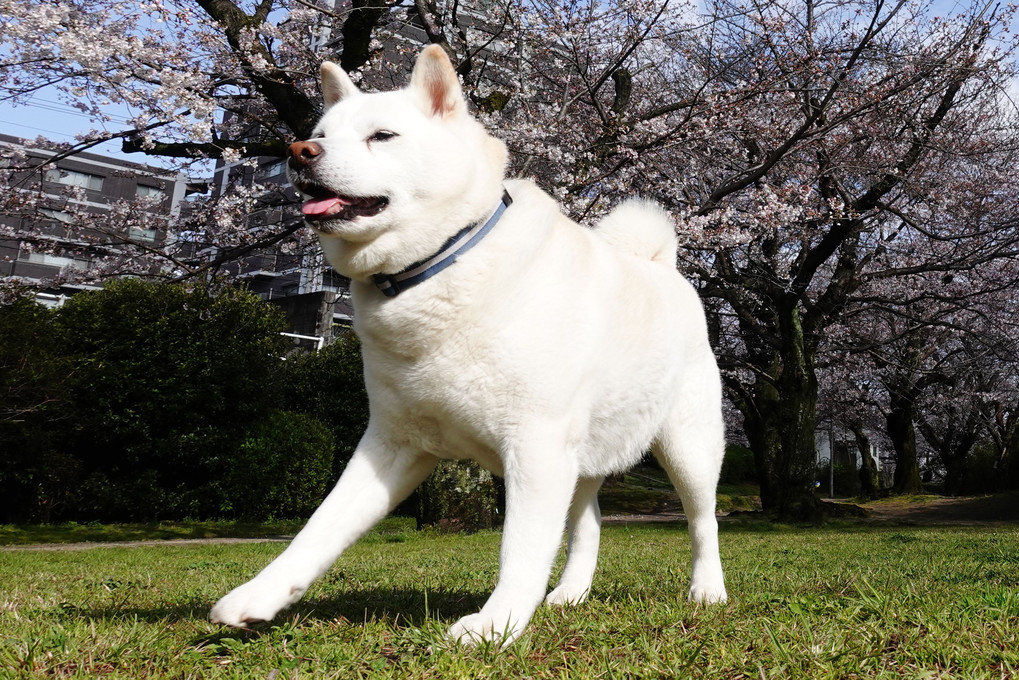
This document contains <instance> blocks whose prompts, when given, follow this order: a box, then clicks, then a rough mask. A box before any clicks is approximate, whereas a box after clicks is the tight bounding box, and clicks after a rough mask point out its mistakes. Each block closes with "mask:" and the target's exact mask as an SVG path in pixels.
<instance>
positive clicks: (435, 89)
mask: <svg viewBox="0 0 1019 680" xmlns="http://www.w3.org/2000/svg"><path fill="white" fill-rule="evenodd" d="M410 86H411V89H414V90H418V91H419V92H420V93H421V94H423V95H424V98H425V99H424V101H425V104H426V106H428V107H429V109H428V111H429V113H431V115H433V116H443V117H446V116H451V115H455V114H459V113H461V112H464V111H466V110H467V104H466V103H465V102H464V98H463V92H462V91H461V90H460V81H459V80H458V79H457V77H456V71H454V70H453V64H452V63H451V62H450V61H449V57H447V56H446V53H445V52H444V51H443V49H442V48H441V47H439V46H438V45H429V46H428V47H426V48H425V49H424V50H423V51H422V52H421V54H419V55H418V58H417V61H416V62H414V72H413V73H412V74H411V76H410Z"/></svg>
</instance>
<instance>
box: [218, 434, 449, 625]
mask: <svg viewBox="0 0 1019 680" xmlns="http://www.w3.org/2000/svg"><path fill="white" fill-rule="evenodd" d="M435 462H436V460H435V458H434V457H432V456H430V455H427V454H422V453H418V452H416V451H410V450H404V449H399V448H392V447H389V446H386V445H385V444H383V443H382V442H381V441H379V440H378V439H376V438H375V437H374V436H372V434H371V431H370V430H369V433H368V434H365V436H364V437H363V438H362V439H361V442H360V443H359V444H358V447H357V450H356V451H355V453H354V456H353V457H352V458H351V459H350V462H349V463H348V464H347V467H346V469H344V471H343V474H342V475H341V476H340V479H339V481H338V482H336V486H335V487H333V490H332V491H330V492H329V495H328V496H326V499H325V500H324V501H322V505H320V506H319V507H318V509H317V510H316V511H315V512H314V514H312V516H311V518H310V519H309V520H308V523H307V525H305V527H304V528H303V529H302V530H301V531H300V533H298V534H297V536H295V537H294V540H293V541H292V542H291V543H290V545H289V546H288V547H287V549H286V550H284V551H283V553H282V554H281V555H280V556H279V557H277V558H276V559H275V560H273V562H271V563H270V564H269V566H267V567H266V568H265V569H263V570H262V571H261V572H260V573H259V574H258V575H257V576H256V577H255V578H253V579H252V580H250V581H248V582H247V583H245V584H243V585H241V586H238V587H237V588H235V589H234V590H232V591H231V592H229V593H228V594H227V595H226V596H224V597H223V598H222V599H221V600H220V601H219V602H217V603H216V605H215V606H214V607H213V608H212V611H211V612H210V613H209V618H210V619H212V621H214V622H216V623H225V624H226V625H228V626H238V627H240V626H243V625H245V624H248V623H254V622H258V621H270V620H272V618H273V617H274V616H276V614H277V612H279V611H280V610H281V609H283V608H284V607H287V606H289V605H291V604H293V603H294V602H296V601H297V600H299V599H300V598H301V596H302V595H304V592H305V591H306V590H307V589H308V587H309V586H310V585H311V584H312V582H313V581H314V580H315V579H317V578H318V577H319V576H321V575H322V574H323V573H325V571H326V570H327V569H329V567H330V566H331V565H332V564H333V562H335V561H336V558H337V557H339V556H340V553H342V552H343V551H344V550H345V549H346V548H347V547H348V546H350V545H351V544H352V543H353V542H354V541H356V540H357V539H358V538H360V537H361V536H362V535H363V534H364V533H365V532H367V531H368V530H369V529H371V528H372V527H373V526H374V525H375V524H376V523H377V522H378V521H379V520H380V519H382V518H383V517H385V516H386V514H387V513H388V512H389V511H390V510H392V508H393V507H395V506H396V504H397V503H399V502H400V501H401V500H403V499H404V498H406V497H407V495H408V494H410V492H411V491H413V490H414V489H415V488H416V487H417V486H418V485H419V484H420V483H421V482H422V481H423V480H424V478H425V477H426V476H428V473H429V472H431V470H432V468H434V467H435Z"/></svg>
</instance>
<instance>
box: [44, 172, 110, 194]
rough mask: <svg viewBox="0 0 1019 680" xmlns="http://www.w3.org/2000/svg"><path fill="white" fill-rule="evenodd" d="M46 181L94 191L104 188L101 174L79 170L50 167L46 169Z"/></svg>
mask: <svg viewBox="0 0 1019 680" xmlns="http://www.w3.org/2000/svg"><path fill="white" fill-rule="evenodd" d="M46 181H48V182H57V183H59V184H66V185H67V186H70V187H82V188H83V189H91V190H93V191H102V190H103V178H102V176H101V175H93V174H90V173H88V172H78V171H77V170H63V169H61V168H50V169H49V170H47V171H46Z"/></svg>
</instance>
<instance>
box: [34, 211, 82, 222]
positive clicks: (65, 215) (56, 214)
mask: <svg viewBox="0 0 1019 680" xmlns="http://www.w3.org/2000/svg"><path fill="white" fill-rule="evenodd" d="M39 213H40V214H42V215H44V216H45V217H48V218H50V219H51V220H53V221H54V222H63V223H64V224H70V223H71V222H74V217H72V216H71V213H69V212H64V211H63V210H52V209H50V208H39Z"/></svg>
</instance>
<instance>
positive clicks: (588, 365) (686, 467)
mask: <svg viewBox="0 0 1019 680" xmlns="http://www.w3.org/2000/svg"><path fill="white" fill-rule="evenodd" d="M322 92H323V95H324V98H325V104H326V113H325V115H324V116H323V117H322V120H321V121H320V122H319V124H318V127H317V129H316V131H315V135H314V139H312V140H309V141H307V142H298V143H296V144H294V145H293V146H291V147H290V160H289V167H290V177H291V180H292V182H293V183H294V185H295V186H296V187H297V188H298V189H299V190H300V191H301V192H302V193H303V194H305V195H306V196H307V197H308V200H307V201H306V202H305V204H304V214H305V216H306V218H307V220H308V222H309V224H310V225H311V226H312V227H313V228H314V229H315V231H316V232H317V233H318V235H319V238H320V239H321V242H322V248H323V250H324V251H325V254H326V256H327V258H328V259H329V262H330V263H331V264H332V265H333V266H334V267H335V268H336V270H337V271H339V272H341V273H342V274H344V275H346V276H349V277H350V278H351V279H352V280H353V283H352V292H353V297H354V308H355V310H356V311H355V320H354V324H355V330H356V331H357V334H358V336H359V337H360V338H361V341H362V344H363V352H364V373H365V382H366V384H367V388H368V395H369V400H370V404H371V409H370V410H371V416H370V419H369V424H368V430H367V432H365V434H364V437H363V438H362V439H361V442H360V444H359V445H358V447H357V451H356V452H355V454H354V456H353V458H352V459H351V460H350V462H349V464H348V465H347V467H346V469H345V470H344V472H343V475H342V477H341V478H340V480H339V482H337V484H336V487H335V488H334V489H333V490H332V492H330V494H329V495H328V496H327V497H326V499H325V500H324V501H323V503H322V505H321V507H319V508H318V510H316V511H315V513H314V514H313V515H312V517H311V519H310V520H309V521H308V524H307V526H305V528H304V529H303V530H302V531H301V532H300V533H299V534H298V535H297V536H296V537H295V538H294V540H293V542H292V543H291V544H290V546H289V547H288V548H287V549H286V550H285V551H284V552H283V553H282V554H281V555H280V556H279V557H278V558H277V559H276V560H275V561H273V562H272V563H271V564H269V566H267V567H266V568H265V569H264V570H263V571H262V572H261V573H259V574H258V575H257V576H256V577H255V578H254V579H252V580H251V581H249V582H248V583H245V584H244V585H242V586H240V587H238V588H236V589H234V590H233V591H232V592H230V593H229V594H228V595H226V596H225V597H224V598H223V599H221V600H220V601H219V602H218V603H217V604H216V605H215V607H213V609H212V612H211V618H212V620H213V621H216V622H220V623H224V624H227V625H231V626H242V625H244V624H246V623H249V622H255V621H268V620H270V619H272V618H273V617H274V616H275V615H276V613H277V612H279V611H280V610H281V609H283V608H284V607H286V606H288V605H290V604H292V603H294V602H296V601H297V600H298V599H299V598H300V597H301V596H302V595H303V594H304V592H305V591H306V590H307V589H308V587H309V586H310V585H311V583H312V582H313V581H314V580H315V579H316V578H318V577H319V576H321V575H322V574H323V573H324V572H325V571H326V570H327V569H328V568H329V567H330V565H332V564H333V562H334V561H335V560H336V558H337V557H338V556H339V555H340V553H342V552H343V550H344V549H346V548H347V546H349V545H351V544H352V543H353V542H354V541H356V540H357V539H358V538H359V537H360V536H361V535H362V534H364V533H365V532H366V531H368V530H369V529H370V528H371V527H372V526H373V525H374V524H375V523H376V522H377V521H378V520H380V519H381V518H382V517H384V516H385V515H386V514H387V513H388V512H389V511H390V510H391V509H392V508H393V507H394V506H395V505H396V504H397V503H399V502H400V501H401V500H403V499H404V498H405V497H406V496H407V495H408V494H409V493H410V492H411V491H412V490H413V489H414V488H415V487H417V485H418V484H419V483H420V482H421V481H422V480H424V478H425V477H426V476H427V475H428V473H429V471H431V470H432V468H433V466H434V465H435V463H436V460H437V459H439V458H470V459H473V460H476V461H478V462H479V463H480V464H481V465H483V466H484V467H486V468H487V469H489V470H491V471H492V472H494V473H495V474H498V475H502V476H504V477H505V480H506V517H505V524H504V527H503V536H502V550H501V558H500V562H501V564H500V572H499V580H498V584H497V585H496V587H495V590H494V592H493V593H492V595H491V597H490V598H489V599H488V601H487V602H486V603H485V606H484V607H482V609H481V611H480V612H478V613H477V614H472V615H470V616H466V617H464V618H462V619H460V620H459V621H458V622H457V623H456V624H454V625H453V627H452V628H451V629H450V631H449V634H450V636H451V637H452V638H454V639H457V640H460V641H461V642H465V643H471V642H476V641H477V640H480V639H490V640H494V641H497V642H499V643H502V644H505V643H508V642H510V641H511V640H513V639H514V638H516V637H517V636H518V635H519V634H520V632H521V631H522V630H523V629H524V627H525V626H526V625H527V623H528V621H529V620H530V619H531V616H532V615H533V614H534V611H535V609H536V608H537V607H538V605H539V604H540V603H541V601H542V599H543V598H544V600H545V601H546V602H548V603H550V604H556V605H564V604H576V603H579V602H581V601H583V600H584V598H585V597H586V596H587V594H588V591H589V589H590V588H591V579H592V576H593V574H594V570H595V563H596V561H597V556H598V541H599V533H600V526H601V516H600V514H599V510H598V500H597V494H598V489H599V487H600V486H601V483H602V480H603V479H604V477H605V476H606V475H609V474H612V473H616V472H620V471H622V470H625V469H627V468H628V467H629V466H632V465H633V464H634V463H636V462H637V461H638V460H639V459H640V457H641V455H642V454H643V453H644V451H646V450H647V449H648V447H650V448H651V450H652V451H653V452H654V455H655V456H656V457H657V459H658V461H659V462H660V463H661V464H662V466H663V467H664V468H665V470H666V471H667V472H668V474H669V477H670V478H671V479H672V481H673V483H674V484H675V486H676V488H677V490H678V491H679V494H680V497H681V499H682V502H683V509H684V511H685V512H686V514H687V517H688V520H689V528H690V536H691V543H692V552H693V567H692V575H691V585H690V592H689V597H690V599H691V600H693V601H695V602H720V601H724V600H725V599H726V592H725V585H724V583H723V578H722V565H721V562H720V560H719V555H718V525H717V522H716V519H715V487H716V485H717V482H718V475H719V470H720V467H721V463H722V452H723V448H724V437H723V425H722V412H721V386H720V380H719V374H718V369H717V367H716V364H715V359H714V356H713V354H712V351H711V348H710V346H709V344H708V339H707V332H706V324H705V319H704V312H703V310H702V308H701V305H700V301H699V299H698V297H697V294H696V292H695V290H694V289H693V287H692V286H691V285H690V284H689V283H687V282H686V280H684V279H683V277H681V276H680V275H679V274H678V273H677V272H676V269H675V259H676V237H675V231H674V226H673V224H672V221H671V220H670V219H669V217H668V216H667V215H666V213H665V212H664V211H663V210H662V209H661V208H659V207H657V206H655V205H653V204H649V203H644V202H639V201H629V202H625V203H623V204H622V205H620V206H619V207H618V208H616V210H615V211H613V212H612V213H611V214H610V215H608V216H607V217H606V218H605V219H604V221H603V222H602V223H601V224H599V225H598V227H597V228H596V229H593V230H592V229H587V228H584V227H581V226H579V225H577V224H576V223H574V222H572V221H570V220H569V219H568V218H566V217H565V216H563V215H562V214H561V212H560V211H559V208H558V206H557V205H556V203H555V202H554V201H553V200H552V199H551V198H550V197H548V196H547V195H546V194H544V193H543V192H542V191H541V190H540V189H538V188H537V187H536V186H535V185H534V184H533V183H531V182H528V181H524V180H511V181H505V179H504V172H505V166H506V160H507V152H506V149H505V147H504V145H503V144H502V142H500V141H498V140H497V139H495V138H494V137H491V136H490V135H488V134H487V133H486V131H485V129H484V128H483V127H482V125H481V124H480V123H478V122H477V121H476V120H474V119H473V118H472V117H471V116H470V115H469V114H468V111H467V106H466V103H465V101H464V98H463V95H462V93H461V90H460V86H459V83H458V81H457V77H456V74H455V72H454V70H453V68H452V65H451V64H450V62H449V59H448V58H447V57H446V55H445V53H444V52H443V51H442V50H441V49H440V48H438V47H436V46H432V47H428V48H426V49H425V50H424V51H423V52H422V53H421V55H420V56H419V57H418V60H417V63H416V64H415V66H414V70H413V74H412V76H411V83H410V85H409V86H408V87H406V88H405V89H403V90H399V91H394V92H385V93H378V94H365V93H362V92H361V91H359V90H358V89H357V87H356V86H355V85H354V84H353V83H352V82H351V81H350V79H349V78H348V77H347V75H346V74H345V73H344V72H343V71H342V70H340V69H339V68H338V67H337V66H335V65H333V64H330V63H325V64H323V66H322ZM564 526H565V527H567V528H568V531H569V539H568V553H567V560H566V567H565V569H564V571H563V574H562V577H561V579H560V580H559V584H558V585H557V586H556V587H555V588H554V589H553V590H552V591H551V592H550V593H548V595H547V596H546V595H545V592H546V588H547V586H548V579H549V574H550V571H551V568H552V562H553V560H554V558H555V555H556V552H557V550H558V548H559V543H560V540H561V537H562V532H563V528H564Z"/></svg>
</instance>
